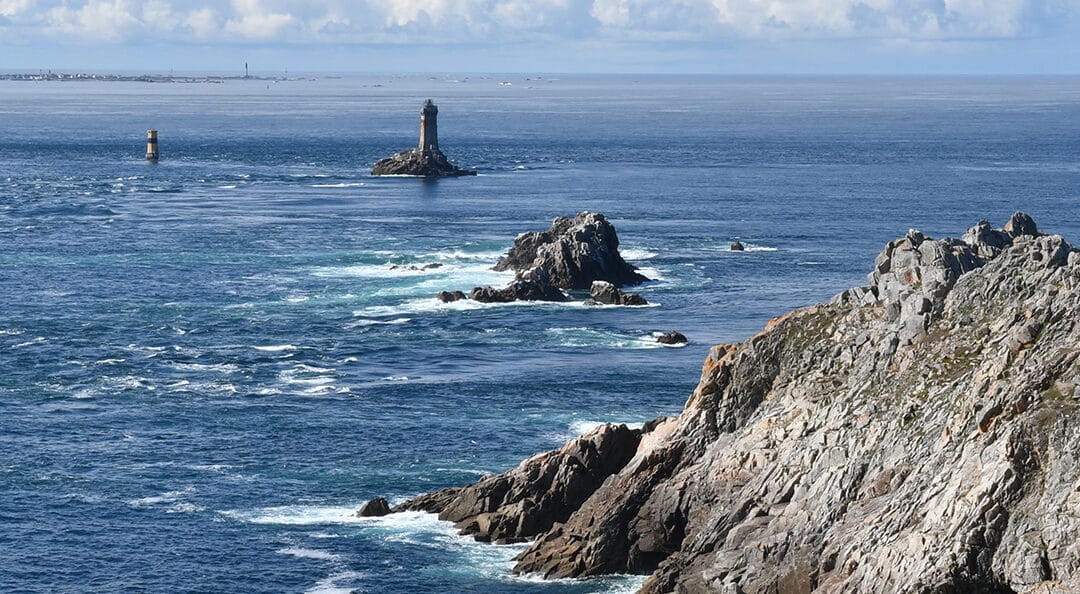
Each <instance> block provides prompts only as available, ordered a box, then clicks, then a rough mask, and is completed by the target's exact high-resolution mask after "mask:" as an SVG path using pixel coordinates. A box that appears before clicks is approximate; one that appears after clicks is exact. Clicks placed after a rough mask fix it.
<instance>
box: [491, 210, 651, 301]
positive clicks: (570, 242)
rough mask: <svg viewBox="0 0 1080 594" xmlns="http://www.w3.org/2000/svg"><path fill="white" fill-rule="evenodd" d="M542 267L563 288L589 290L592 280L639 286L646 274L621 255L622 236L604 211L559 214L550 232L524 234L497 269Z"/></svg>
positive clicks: (645, 279)
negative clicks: (571, 216)
mask: <svg viewBox="0 0 1080 594" xmlns="http://www.w3.org/2000/svg"><path fill="white" fill-rule="evenodd" d="M530 268H543V269H545V270H547V272H548V274H549V275H551V282H552V283H553V284H554V285H555V286H557V287H560V288H563V289H589V288H590V287H591V286H592V283H593V281H597V280H602V281H607V282H609V283H611V284H613V285H615V286H617V287H622V286H625V285H637V284H640V283H643V282H645V281H647V280H649V279H648V278H646V277H645V276H644V275H642V274H640V273H638V272H637V270H636V269H635V268H634V267H633V266H631V265H630V264H628V263H627V262H626V260H623V258H622V256H621V255H619V236H618V235H617V234H616V233H615V226H614V225H612V224H611V223H610V222H609V221H608V220H607V219H606V218H605V217H604V215H602V214H599V213H592V212H582V213H578V215H577V216H576V217H574V218H573V219H570V218H567V217H559V218H557V219H555V221H554V222H552V224H551V228H550V229H548V230H547V231H538V232H533V233H522V234H521V235H518V237H517V239H516V240H514V245H513V246H512V247H511V248H510V251H509V252H508V253H507V254H506V256H505V257H504V258H503V259H502V260H500V261H499V263H498V264H496V265H495V270H519V271H520V270H528V269H530Z"/></svg>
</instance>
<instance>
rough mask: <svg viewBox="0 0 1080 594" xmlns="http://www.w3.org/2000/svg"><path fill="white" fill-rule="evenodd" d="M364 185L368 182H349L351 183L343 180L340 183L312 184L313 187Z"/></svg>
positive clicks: (352, 186) (353, 186) (356, 186)
mask: <svg viewBox="0 0 1080 594" xmlns="http://www.w3.org/2000/svg"><path fill="white" fill-rule="evenodd" d="M363 185H366V184H364V182H349V183H344V182H343V183H340V184H311V187H313V188H359V187H360V186H363Z"/></svg>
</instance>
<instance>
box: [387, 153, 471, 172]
mask: <svg viewBox="0 0 1080 594" xmlns="http://www.w3.org/2000/svg"><path fill="white" fill-rule="evenodd" d="M371 175H412V176H416V177H460V176H463V175H476V170H474V169H462V168H460V167H458V166H456V165H454V164H453V163H451V162H450V161H449V160H447V158H446V155H444V154H443V153H442V151H440V150H438V149H434V150H432V149H428V150H426V151H422V150H420V149H410V150H405V151H401V152H399V153H395V154H393V155H391V156H389V157H386V158H385V159H380V160H379V161H377V162H376V163H375V166H374V167H373V168H372V169H371Z"/></svg>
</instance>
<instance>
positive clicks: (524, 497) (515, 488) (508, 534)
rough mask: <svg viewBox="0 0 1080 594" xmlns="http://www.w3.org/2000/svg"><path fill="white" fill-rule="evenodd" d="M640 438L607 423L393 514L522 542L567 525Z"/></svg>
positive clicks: (405, 505)
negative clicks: (423, 514) (422, 514)
mask: <svg viewBox="0 0 1080 594" xmlns="http://www.w3.org/2000/svg"><path fill="white" fill-rule="evenodd" d="M640 437H641V431H640V430H634V429H627V428H626V425H603V426H601V427H599V428H597V429H595V430H593V431H592V432H590V433H588V434H586V435H583V436H581V437H579V438H577V439H575V440H573V441H571V442H570V443H568V444H566V445H565V446H563V447H562V448H561V449H559V450H556V451H554V452H547V453H545V454H540V455H537V456H534V457H532V458H529V459H528V460H526V461H524V462H522V463H521V465H520V466H518V467H517V468H514V469H513V470H509V471H507V472H504V473H502V474H498V475H492V476H487V477H484V478H482V479H480V481H479V482H477V483H476V484H475V485H471V486H469V487H464V488H452V489H444V490H442V491H436V492H435V493H431V494H429V495H423V496H421V497H417V498H416V499H412V500H410V501H406V502H405V503H403V504H401V505H400V506H398V507H397V508H395V509H394V511H409V510H422V511H429V512H434V513H438V514H439V518H440V519H442V520H448V521H451V522H454V523H455V525H456V526H457V527H458V528H460V529H461V531H462V533H464V534H471V535H473V536H474V537H475V538H476V539H477V540H482V541H496V542H517V541H520V540H523V539H524V538H527V537H532V536H536V535H537V534H540V533H542V532H544V531H546V530H549V529H550V528H551V526H552V525H553V524H555V523H556V522H563V521H565V520H566V518H567V517H569V515H570V513H571V512H573V511H574V510H576V509H577V508H578V507H579V506H581V503H582V502H583V501H585V499H586V498H588V497H589V496H590V495H591V494H592V493H593V492H594V491H595V490H596V488H597V487H599V486H600V483H602V482H603V481H604V479H606V478H607V477H609V476H611V474H612V473H614V472H615V471H617V470H618V469H619V468H621V467H622V465H623V464H626V462H627V461H628V460H629V459H630V458H631V457H632V456H633V455H634V449H635V448H636V447H637V444H638V440H639V439H640Z"/></svg>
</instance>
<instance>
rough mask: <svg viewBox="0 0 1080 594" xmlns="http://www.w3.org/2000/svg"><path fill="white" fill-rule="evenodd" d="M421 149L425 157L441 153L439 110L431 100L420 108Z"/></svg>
mask: <svg viewBox="0 0 1080 594" xmlns="http://www.w3.org/2000/svg"><path fill="white" fill-rule="evenodd" d="M419 149H420V152H422V153H423V154H425V155H429V154H433V153H437V152H439V108H438V107H435V104H434V103H433V102H432V101H431V99H428V100H427V101H425V102H424V106H423V107H421V108H420V146H419Z"/></svg>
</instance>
